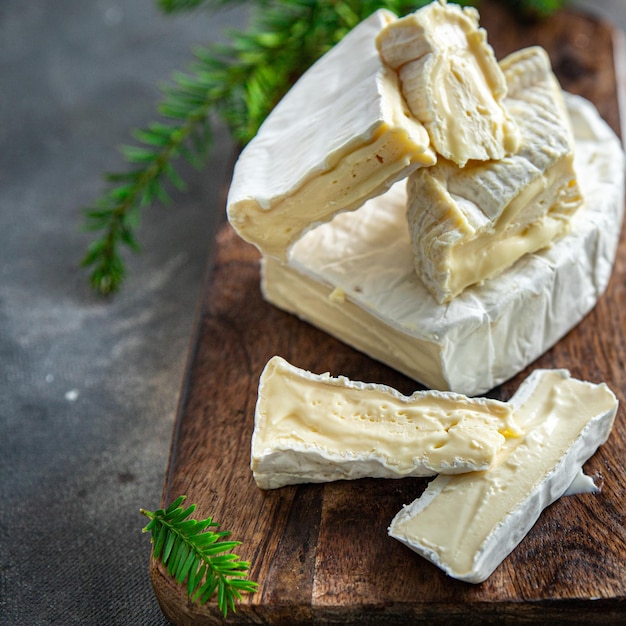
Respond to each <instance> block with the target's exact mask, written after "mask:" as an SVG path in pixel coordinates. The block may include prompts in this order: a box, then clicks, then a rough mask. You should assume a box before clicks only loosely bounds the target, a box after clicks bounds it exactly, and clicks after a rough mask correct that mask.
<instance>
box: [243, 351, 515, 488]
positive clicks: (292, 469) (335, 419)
mask: <svg viewBox="0 0 626 626" xmlns="http://www.w3.org/2000/svg"><path fill="white" fill-rule="evenodd" d="M512 412H513V409H512V407H511V406H510V405H509V404H507V403H504V402H499V401H497V400H491V399H488V398H475V399H471V398H467V397H466V396H462V395H460V394H454V393H449V392H448V393H446V392H439V391H418V392H415V393H414V394H412V395H411V396H404V395H402V394H400V393H399V392H398V391H397V390H395V389H393V388H391V387H388V386H385V385H380V384H375V383H362V382H358V381H352V380H349V379H348V378H346V377H343V376H340V377H337V378H334V377H331V376H330V374H328V373H326V374H321V375H317V374H312V373H311V372H308V371H306V370H302V369H300V368H297V367H294V366H293V365H291V364H289V363H288V362H287V361H285V360H284V359H283V358H281V357H278V356H275V357H272V358H271V359H270V360H269V361H268V363H267V364H266V366H265V368H264V370H263V373H262V375H261V378H260V381H259V389H258V400H257V405H256V411H255V426H254V433H253V436H252V457H251V468H252V471H253V474H254V478H255V480H256V482H257V484H258V485H259V487H261V488H263V489H272V488H276V487H282V486H283V485H289V484H295V483H304V482H327V481H332V480H341V479H354V478H364V477H372V478H401V477H405V476H433V475H435V474H437V473H444V474H457V473H460V472H468V471H475V470H479V469H488V468H489V467H490V466H491V465H492V464H493V462H494V460H495V459H496V457H497V455H498V453H499V452H500V450H501V449H502V447H503V446H504V444H505V441H506V440H507V439H508V438H510V437H516V436H519V435H520V434H521V433H520V431H519V429H518V428H517V426H516V424H515V421H514V419H513V417H512Z"/></svg>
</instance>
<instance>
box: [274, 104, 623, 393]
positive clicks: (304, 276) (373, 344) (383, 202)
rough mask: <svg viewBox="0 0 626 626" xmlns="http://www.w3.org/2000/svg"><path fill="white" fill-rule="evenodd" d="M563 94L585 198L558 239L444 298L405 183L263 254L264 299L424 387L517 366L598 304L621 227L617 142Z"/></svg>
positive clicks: (488, 384)
mask: <svg viewBox="0 0 626 626" xmlns="http://www.w3.org/2000/svg"><path fill="white" fill-rule="evenodd" d="M566 104H567V108H568V113H569V116H570V119H571V121H572V127H573V130H574V137H575V142H576V143H575V155H576V156H575V170H576V173H577V177H578V183H579V185H580V188H581V190H582V194H583V197H584V198H585V203H584V204H583V206H582V207H581V208H580V209H579V210H578V211H577V213H576V215H575V216H574V217H573V219H572V228H571V232H570V234H568V235H566V236H565V237H563V238H561V239H560V240H558V241H557V242H555V243H554V244H553V245H552V247H550V248H548V249H546V250H543V251H541V252H538V253H534V254H530V255H527V256H526V257H524V258H523V259H520V260H519V261H518V262H517V263H516V264H515V265H514V266H513V267H511V268H509V269H508V270H506V271H505V272H503V273H502V274H500V275H499V276H497V277H495V278H493V279H491V280H489V281H486V282H485V283H484V284H483V285H476V286H473V287H470V288H468V289H466V290H465V292H464V293H462V294H461V295H459V296H458V297H457V298H455V299H454V300H453V301H452V302H450V303H447V304H443V305H440V304H437V303H436V302H435V300H434V299H433V297H432V296H431V295H430V294H429V293H428V291H427V290H426V288H425V287H424V285H423V283H422V282H421V281H420V280H419V278H418V277H417V275H416V273H415V270H414V268H413V259H412V253H411V243H410V239H409V235H408V228H407V224H406V215H405V202H406V199H405V190H404V185H403V184H402V183H399V184H396V185H395V186H394V187H393V188H392V189H391V190H390V191H389V192H388V193H387V194H385V195H384V196H382V197H380V198H376V199H373V200H370V201H369V202H368V203H366V204H365V205H364V206H363V207H362V208H361V209H359V211H356V212H354V213H350V214H343V215H340V216H337V218H335V220H333V222H331V223H329V224H324V225H322V226H320V227H318V228H316V229H315V230H312V231H310V232H308V233H307V234H305V235H304V237H303V238H302V239H301V240H300V241H298V242H297V243H296V245H295V246H294V247H293V250H292V253H291V255H290V258H289V264H288V265H284V264H279V263H277V262H275V261H273V260H272V259H265V260H264V262H263V265H262V290H263V293H264V296H265V298H266V299H267V300H268V301H270V302H272V303H273V304H275V305H276V306H278V307H280V308H283V309H285V310H287V311H290V312H292V313H294V314H296V315H298V316H299V317H301V318H302V319H304V320H307V321H309V322H310V323H312V324H314V325H315V326H318V327H319V328H321V329H323V330H326V331H327V332H329V333H330V334H331V335H334V336H335V337H337V338H338V339H340V340H342V341H344V342H345V343H348V344H349V345H351V346H353V347H355V348H357V349H359V350H361V351H363V352H365V353H367V354H369V355H370V356H372V357H373V358H375V359H377V360H379V361H381V362H383V363H386V364H388V365H390V366H391V367H393V368H395V369H397V370H399V371H401V372H403V373H404V374H406V375H408V376H410V377H412V378H414V379H415V380H417V381H419V382H421V383H423V384H425V385H426V386H428V387H432V388H437V389H449V390H452V391H456V392H459V393H463V394H466V395H479V394H481V393H484V392H485V391H487V390H489V389H491V388H493V387H495V386H497V385H498V384H500V383H502V382H504V381H505V380H507V379H509V378H510V377H512V376H514V375H515V374H516V373H518V372H519V371H521V370H522V369H524V367H526V366H527V365H528V364H529V363H531V362H532V361H534V360H535V359H537V358H538V357H539V356H540V355H541V354H543V353H544V352H545V351H546V350H547V349H549V348H550V347H551V346H552V345H554V344H555V343H556V342H557V341H558V340H559V339H560V338H561V337H562V336H563V335H565V334H566V333H567V332H568V331H569V330H570V329H571V328H573V327H574V326H575V325H576V324H578V323H579V322H580V321H581V320H582V319H583V317H584V316H585V315H586V314H587V313H588V312H589V311H590V310H591V309H592V308H593V307H594V306H595V304H596V302H597V300H598V298H599V297H600V295H601V294H602V293H603V291H604V290H605V288H606V286H607V284H608V281H609V278H610V276H611V271H612V267H613V262H614V259H615V253H616V248H617V243H618V240H619V234H620V230H621V221H622V216H623V211H624V160H623V152H622V147H621V144H620V141H619V139H618V138H617V137H616V136H615V134H614V133H613V131H612V130H611V129H610V128H609V127H608V125H607V124H606V123H605V122H604V121H603V120H602V119H601V118H600V117H599V115H598V113H597V111H596V109H595V107H594V106H593V105H592V104H591V103H589V102H588V101H586V100H584V99H582V98H580V97H577V96H571V95H568V94H566ZM333 292H335V293H336V294H337V293H341V294H342V297H341V298H336V297H335V298H332V299H331V298H329V296H330V295H331V293H333Z"/></svg>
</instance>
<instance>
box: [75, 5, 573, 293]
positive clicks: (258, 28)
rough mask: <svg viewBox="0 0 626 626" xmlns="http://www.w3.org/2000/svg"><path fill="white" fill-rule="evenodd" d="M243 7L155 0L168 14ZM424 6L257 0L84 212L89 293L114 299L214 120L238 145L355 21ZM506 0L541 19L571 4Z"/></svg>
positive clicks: (169, 93)
mask: <svg viewBox="0 0 626 626" xmlns="http://www.w3.org/2000/svg"><path fill="white" fill-rule="evenodd" d="M241 1H242V0H157V2H158V4H159V6H160V8H161V9H162V10H163V11H164V12H167V13H175V12H180V11H185V10H192V9H196V8H199V7H201V6H203V5H206V6H207V7H208V8H212V9H217V8H222V7H224V6H227V5H232V4H236V3H238V2H241ZM429 2H430V0H256V3H255V4H256V9H257V11H256V12H255V13H254V14H253V16H252V19H251V25H250V27H249V28H248V30H246V31H234V32H231V33H230V42H229V43H227V44H222V45H213V46H210V47H205V48H201V49H200V50H198V51H197V52H196V55H195V61H194V63H193V64H192V65H191V67H190V68H189V69H188V71H187V72H186V73H183V72H177V73H176V74H174V76H173V77H172V80H171V82H170V83H169V84H168V85H166V86H165V87H163V88H162V91H163V100H162V101H161V103H160V104H159V106H158V113H159V114H160V116H161V118H162V119H161V120H160V121H158V122H154V123H152V124H151V125H149V126H148V127H147V128H144V129H139V130H136V131H135V132H134V133H133V137H134V139H135V140H136V141H137V142H138V145H133V146H124V147H123V148H122V154H123V156H124V158H125V159H126V161H127V162H128V163H129V165H130V170H129V171H126V172H123V173H116V174H110V175H108V176H107V177H106V178H107V181H108V183H109V188H108V191H106V192H105V193H104V195H103V196H102V197H101V198H100V199H98V200H96V202H95V203H94V204H93V205H92V206H89V207H86V208H85V209H84V215H85V227H86V229H87V230H90V231H94V232H96V233H97V234H96V235H95V237H96V238H95V240H94V241H93V242H92V243H91V245H90V246H89V248H88V250H87V253H86V254H85V256H84V258H83V260H82V265H83V266H84V267H87V268H90V270H91V274H90V279H89V280H90V284H91V286H92V287H93V289H94V290H95V291H97V292H100V293H103V294H110V293H113V292H115V291H117V290H118V289H119V288H120V286H121V285H122V283H123V281H124V280H125V278H126V268H125V262H124V258H123V255H122V250H123V249H128V250H130V251H133V252H138V251H139V250H140V246H139V243H138V241H137V238H136V231H137V229H138V227H139V221H140V220H139V217H140V213H141V211H142V210H143V209H144V208H146V207H148V206H150V205H152V204H154V203H156V202H160V203H163V204H167V203H168V202H169V199H170V197H169V193H168V189H167V188H168V187H169V186H171V187H173V188H175V189H180V190H184V189H185V182H184V180H183V179H182V178H181V176H180V175H179V173H178V171H177V169H176V167H175V165H174V164H175V163H176V162H177V161H179V160H180V159H184V160H186V161H188V162H190V163H191V164H192V165H193V166H194V167H196V168H200V167H202V165H203V163H204V162H205V160H206V156H207V154H208V153H209V152H210V150H211V148H212V144H213V124H214V123H215V121H216V119H220V120H221V121H223V122H224V123H225V124H226V125H227V127H228V129H229V130H230V133H231V135H232V137H233V139H234V140H235V141H236V142H237V143H238V144H240V145H244V144H245V143H247V142H248V141H249V140H250V139H251V138H252V137H253V136H254V135H255V134H256V132H257V130H258V128H259V126H260V125H261V123H262V122H263V121H264V119H265V118H266V117H267V115H268V114H269V112H270V111H271V110H272V108H273V107H274V106H275V105H276V103H277V102H278V101H279V100H280V98H282V96H283V95H284V94H285V93H286V92H287V90H288V89H289V88H290V86H291V85H292V84H293V83H294V82H295V81H296V80H297V79H298V77H299V76H301V75H302V74H303V73H304V72H305V71H306V70H307V69H308V67H310V65H312V64H313V63H314V62H315V61H316V60H317V59H318V58H319V57H320V56H321V55H322V54H324V53H325V52H326V51H327V50H328V49H330V48H331V47H332V46H334V45H335V44H336V43H337V42H338V41H339V40H340V39H341V38H342V37H343V36H344V35H345V34H346V33H347V32H348V31H350V30H351V29H352V28H354V27H355V26H356V25H357V24H358V23H359V22H360V21H361V20H363V19H364V18H366V17H367V16H368V15H370V14H371V13H372V12H374V11H375V10H377V9H379V8H386V9H389V10H391V11H393V12H394V13H395V14H397V15H404V14H406V13H409V12H411V11H415V10H416V9H417V8H419V7H420V6H423V5H425V4H428V3H429ZM508 2H509V3H510V4H512V5H516V6H518V7H521V8H522V9H529V10H532V11H534V12H536V13H537V12H538V13H540V14H542V15H543V14H546V13H548V12H550V11H552V10H554V9H556V8H558V7H559V6H562V5H563V4H565V3H566V2H567V0H508ZM458 3H459V4H474V2H472V1H471V0H459V2H458Z"/></svg>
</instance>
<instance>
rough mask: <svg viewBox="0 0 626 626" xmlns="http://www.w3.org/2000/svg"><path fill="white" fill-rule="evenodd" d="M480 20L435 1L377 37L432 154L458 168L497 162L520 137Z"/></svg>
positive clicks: (474, 12) (473, 11)
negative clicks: (473, 161) (476, 162)
mask: <svg viewBox="0 0 626 626" xmlns="http://www.w3.org/2000/svg"><path fill="white" fill-rule="evenodd" d="M478 20H479V16H478V11H477V10H476V9H474V8H472V7H466V8H464V9H462V8H461V7H460V6H459V5H457V4H446V3H445V1H443V2H433V3H432V4H429V5H427V6H425V7H423V8H421V9H419V10H417V11H416V12H415V13H412V14H410V15H407V16H406V17H403V18H401V19H399V20H396V21H393V22H391V23H390V24H388V25H387V26H385V28H384V29H383V30H382V31H381V32H380V34H379V35H378V37H377V40H376V43H377V46H378V49H379V51H380V54H381V57H382V58H383V60H384V62H385V63H386V64H387V65H389V66H390V67H391V68H393V69H394V70H396V71H397V72H398V75H399V77H400V82H401V88H402V93H403V95H404V98H405V100H406V101H407V104H408V106H409V109H410V110H411V113H412V114H413V116H414V117H415V118H416V119H418V120H419V121H420V122H422V123H423V124H424V126H425V127H426V129H427V130H428V133H429V135H430V139H431V143H432V145H433V147H434V148H435V150H436V151H437V152H438V153H439V154H440V155H442V156H443V157H445V158H447V159H450V160H452V161H454V162H455V163H456V164H457V165H459V166H461V167H463V166H464V165H465V164H466V163H467V161H469V160H471V159H479V160H481V161H486V160H489V159H501V158H502V157H504V156H505V155H506V154H509V153H511V152H514V151H515V150H516V148H517V144H518V140H519V138H518V133H517V129H516V125H515V122H514V121H513V120H512V119H511V116H510V115H509V114H508V112H507V110H506V106H505V104H504V96H505V95H506V90H507V86H506V82H505V79H504V76H503V74H502V71H501V69H500V67H499V66H498V62H497V61H496V57H495V54H494V52H493V49H492V48H491V46H490V45H489V44H488V43H487V35H486V32H485V30H484V29H483V28H479V26H478Z"/></svg>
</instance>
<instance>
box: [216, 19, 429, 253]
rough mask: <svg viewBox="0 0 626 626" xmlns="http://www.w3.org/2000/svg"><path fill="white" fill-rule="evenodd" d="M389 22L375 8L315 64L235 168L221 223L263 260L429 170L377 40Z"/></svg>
mask: <svg viewBox="0 0 626 626" xmlns="http://www.w3.org/2000/svg"><path fill="white" fill-rule="evenodd" d="M395 19H396V17H395V15H393V14H392V13H390V12H389V11H385V10H379V11H377V12H375V13H374V14H372V15H371V16H370V17H369V18H367V19H366V20H364V21H363V22H361V23H360V24H359V25H358V26H356V27H355V28H354V29H353V30H352V31H351V32H350V33H348V34H347V35H346V36H345V37H344V38H343V39H342V40H341V41H340V42H339V43H338V44H337V45H336V46H334V47H333V48H332V49H331V50H330V51H329V52H327V53H326V54H325V55H324V56H323V57H322V58H320V59H319V60H318V61H317V63H315V64H314V65H313V66H312V67H311V68H310V69H309V70H308V71H307V72H305V74H304V75H303V76H302V77H301V78H300V80H298V81H297V82H296V84H295V85H294V86H293V87H292V88H291V89H290V90H289V92H288V93H287V94H286V95H285V96H284V98H283V99H282V100H281V101H280V102H279V103H278V105H277V106H276V107H275V108H274V110H273V111H272V112H271V113H270V115H269V116H268V117H267V119H266V120H265V121H264V123H263V124H262V126H261V128H260V129H259V131H258V133H257V135H256V136H255V137H254V138H253V139H252V141H250V143H249V144H248V145H247V146H246V147H245V149H244V150H243V151H242V153H241V155H240V157H239V159H238V161H237V163H236V164H235V168H234V172H233V178H232V182H231V186H230V190H229V193H228V200H227V214H228V219H229V221H230V222H231V224H232V225H233V227H234V228H235V230H237V232H238V233H239V235H240V236H241V237H242V238H243V239H245V240H246V241H250V242H251V243H253V244H254V245H256V246H257V247H258V248H259V249H260V250H261V251H262V252H263V253H264V254H266V255H270V256H274V257H276V258H281V259H282V258H285V255H286V254H287V250H288V248H289V246H290V245H291V244H292V243H293V241H295V240H296V239H297V238H298V237H299V236H300V234H301V233H302V232H304V231H306V230H308V229H310V228H312V227H314V226H315V225H316V224H318V223H322V222H325V221H328V220H330V219H331V218H332V216H333V215H335V214H336V213H338V212H340V211H352V210H354V209H356V208H358V207H359V206H361V205H362V204H363V203H364V202H365V201H366V200H367V199H368V198H371V197H374V196H376V195H379V194H381V193H383V192H384V191H385V190H387V189H388V188H389V187H390V186H391V185H392V184H393V183H394V182H395V181H397V180H400V179H403V178H405V177H406V176H407V175H408V174H409V173H410V172H411V171H413V170H414V169H416V168H418V167H422V166H429V165H432V164H433V163H435V161H436V157H435V154H434V152H433V150H432V149H431V148H430V140H429V138H428V133H427V132H426V129H425V128H424V127H423V125H422V124H420V123H419V122H418V121H416V120H414V119H413V118H412V117H411V116H410V114H409V112H408V111H407V110H406V104H405V103H404V101H403V100H402V95H401V93H400V89H399V86H398V78H397V76H396V75H395V73H394V72H393V70H391V69H390V68H388V67H386V66H385V65H384V64H383V63H382V61H381V60H380V58H379V55H378V52H377V50H376V45H375V37H376V35H377V33H378V32H379V31H380V29H381V28H382V27H383V26H384V25H385V24H387V23H388V22H390V21H392V20H395Z"/></svg>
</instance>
